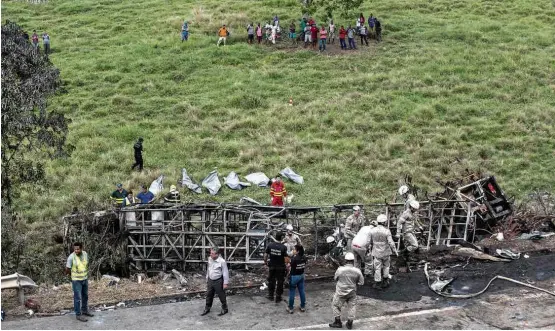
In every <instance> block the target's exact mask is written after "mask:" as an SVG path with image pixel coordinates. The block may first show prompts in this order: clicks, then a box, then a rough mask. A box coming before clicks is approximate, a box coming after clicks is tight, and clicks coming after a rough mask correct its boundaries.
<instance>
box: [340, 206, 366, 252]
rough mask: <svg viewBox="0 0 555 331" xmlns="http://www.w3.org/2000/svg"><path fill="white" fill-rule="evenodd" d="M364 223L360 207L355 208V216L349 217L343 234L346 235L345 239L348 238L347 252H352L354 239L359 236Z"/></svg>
mask: <svg viewBox="0 0 555 331" xmlns="http://www.w3.org/2000/svg"><path fill="white" fill-rule="evenodd" d="M363 223H364V216H362V214H361V213H360V207H359V206H354V207H353V214H352V215H351V216H349V217H347V221H345V229H344V230H343V232H344V233H345V238H347V247H345V248H346V250H347V251H349V252H350V251H351V249H352V248H351V245H352V244H353V238H354V237H355V236H356V235H357V233H358V230H360V227H361V226H362V224H363Z"/></svg>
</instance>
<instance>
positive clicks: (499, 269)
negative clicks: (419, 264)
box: [358, 252, 555, 302]
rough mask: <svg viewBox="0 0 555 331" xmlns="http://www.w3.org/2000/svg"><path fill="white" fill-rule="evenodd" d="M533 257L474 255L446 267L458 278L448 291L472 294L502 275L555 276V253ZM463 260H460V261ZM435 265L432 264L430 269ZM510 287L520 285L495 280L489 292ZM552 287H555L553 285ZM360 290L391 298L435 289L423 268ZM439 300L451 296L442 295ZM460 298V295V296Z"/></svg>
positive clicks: (412, 297)
mask: <svg viewBox="0 0 555 331" xmlns="http://www.w3.org/2000/svg"><path fill="white" fill-rule="evenodd" d="M529 255H530V258H528V259H525V258H523V257H521V258H520V259H519V260H513V261H511V262H486V261H476V260H473V259H471V261H470V262H469V263H468V265H466V266H465V263H462V265H461V266H458V267H454V268H447V269H446V270H445V273H444V274H443V275H442V278H455V280H454V281H453V283H451V285H450V287H448V288H446V291H448V292H449V290H451V291H450V292H451V293H453V294H471V293H476V292H479V291H481V290H482V289H483V288H484V287H485V286H486V285H487V283H488V282H489V281H490V280H491V278H493V277H495V276H497V275H500V276H505V277H508V278H512V279H515V280H518V281H521V282H524V283H528V284H532V285H534V284H536V283H538V282H541V281H545V280H548V279H555V254H553V253H547V255H546V254H545V253H542V252H536V253H529ZM459 264H460V263H459ZM430 268H433V265H430V266H429V269H430ZM510 287H520V285H517V284H514V283H511V282H507V281H503V280H496V281H494V282H493V283H492V284H491V286H490V287H489V289H488V292H498V291H501V290H504V289H507V288H510ZM551 290H553V289H551ZM358 294H359V295H360V296H365V297H371V298H374V299H379V300H388V301H404V302H414V301H419V300H421V299H422V297H424V296H430V295H431V294H433V292H432V291H431V290H430V289H429V288H428V285H427V280H426V276H425V274H424V271H423V270H418V271H414V272H411V273H399V274H397V275H395V276H394V277H393V282H392V284H391V286H390V287H389V288H388V289H385V290H376V289H373V288H372V287H371V285H370V284H368V285H365V286H363V287H362V288H361V289H360V290H359V292H358ZM440 300H446V301H449V300H452V299H446V298H440ZM457 300H460V299H457Z"/></svg>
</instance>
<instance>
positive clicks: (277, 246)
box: [264, 232, 287, 303]
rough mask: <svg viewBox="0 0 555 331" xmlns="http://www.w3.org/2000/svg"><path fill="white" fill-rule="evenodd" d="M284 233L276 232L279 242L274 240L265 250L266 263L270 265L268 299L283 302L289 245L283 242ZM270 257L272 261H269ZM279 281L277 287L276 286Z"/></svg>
mask: <svg viewBox="0 0 555 331" xmlns="http://www.w3.org/2000/svg"><path fill="white" fill-rule="evenodd" d="M282 239H283V233H281V232H278V233H277V234H276V240H277V242H272V243H270V244H268V246H267V247H266V251H265V252H264V265H266V266H267V267H268V299H269V300H272V301H273V300H274V292H275V294H276V296H275V302H276V303H278V302H281V295H282V294H283V282H284V281H285V258H286V257H287V247H285V245H284V244H282V243H281V240H282ZM268 259H269V260H270V261H268ZM276 282H277V288H276Z"/></svg>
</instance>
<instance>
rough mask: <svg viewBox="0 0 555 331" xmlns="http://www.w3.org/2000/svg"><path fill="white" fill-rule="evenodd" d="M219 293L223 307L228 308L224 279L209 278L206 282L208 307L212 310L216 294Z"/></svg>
mask: <svg viewBox="0 0 555 331" xmlns="http://www.w3.org/2000/svg"><path fill="white" fill-rule="evenodd" d="M215 294H217V295H218V298H220V302H221V303H222V309H227V299H226V296H225V290H224V279H223V277H221V278H220V279H216V280H212V279H208V282H207V283H206V309H207V310H210V308H212V302H213V301H214V295H215Z"/></svg>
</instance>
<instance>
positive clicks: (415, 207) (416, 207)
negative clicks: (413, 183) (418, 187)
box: [409, 200, 420, 209]
mask: <svg viewBox="0 0 555 331" xmlns="http://www.w3.org/2000/svg"><path fill="white" fill-rule="evenodd" d="M409 205H410V206H411V207H412V208H414V209H418V208H420V203H419V202H418V201H416V200H411V201H410V202H409Z"/></svg>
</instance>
